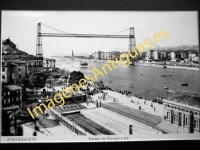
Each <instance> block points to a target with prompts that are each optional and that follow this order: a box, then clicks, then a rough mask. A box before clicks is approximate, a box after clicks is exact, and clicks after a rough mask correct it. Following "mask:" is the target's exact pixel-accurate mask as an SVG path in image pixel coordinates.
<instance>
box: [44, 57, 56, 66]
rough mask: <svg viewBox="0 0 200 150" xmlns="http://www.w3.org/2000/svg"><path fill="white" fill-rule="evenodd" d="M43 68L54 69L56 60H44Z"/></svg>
mask: <svg viewBox="0 0 200 150" xmlns="http://www.w3.org/2000/svg"><path fill="white" fill-rule="evenodd" d="M43 67H45V68H55V67H56V60H55V59H50V58H44V60H43Z"/></svg>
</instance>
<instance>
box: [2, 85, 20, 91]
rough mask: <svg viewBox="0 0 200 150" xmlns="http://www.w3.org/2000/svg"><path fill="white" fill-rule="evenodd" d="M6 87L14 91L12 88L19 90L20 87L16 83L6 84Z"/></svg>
mask: <svg viewBox="0 0 200 150" xmlns="http://www.w3.org/2000/svg"><path fill="white" fill-rule="evenodd" d="M5 88H6V89H9V90H11V91H14V90H21V89H22V88H21V87H20V86H17V85H6V86H5Z"/></svg>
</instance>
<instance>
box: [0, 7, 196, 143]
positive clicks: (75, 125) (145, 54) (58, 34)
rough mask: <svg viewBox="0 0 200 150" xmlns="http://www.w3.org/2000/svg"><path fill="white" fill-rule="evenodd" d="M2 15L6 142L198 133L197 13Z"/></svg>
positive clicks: (155, 137) (22, 12)
mask: <svg viewBox="0 0 200 150" xmlns="http://www.w3.org/2000/svg"><path fill="white" fill-rule="evenodd" d="M1 14H2V17H1V88H0V89H1V91H0V93H1V104H0V106H1V107H0V109H1V120H0V122H1V142H2V143H19V142H22V143H24V142H31V143H34V142H57V141H59V142H110V141H149V140H158V139H159V140H165V139H170V140H173V139H174V140H177V139H178V140H180V139H186V140H188V139H189V140H190V139H199V137H200V78H199V64H200V63H199V35H198V33H199V22H198V11H81V10H80V11H72V10H68V11H64V10H63V11H56V10H52V11H49V10H43V11H39V10H37V11H31V10H3V11H2V12H1Z"/></svg>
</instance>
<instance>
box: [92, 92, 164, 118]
mask: <svg viewBox="0 0 200 150" xmlns="http://www.w3.org/2000/svg"><path fill="white" fill-rule="evenodd" d="M103 91H104V92H106V93H108V94H107V95H109V96H106V98H105V100H101V103H110V102H114V100H113V98H115V99H116V103H119V104H121V105H124V106H128V107H130V108H134V109H139V106H141V111H144V112H147V113H150V114H153V115H156V116H160V117H163V113H164V106H163V105H162V104H158V103H153V102H151V101H150V100H144V99H139V98H137V97H133V96H130V97H128V96H126V95H125V94H124V95H123V94H121V93H118V92H114V91H110V90H103ZM99 96H102V94H101V93H98V94H95V95H93V96H92V99H93V101H96V100H98V97H99ZM131 100H132V101H133V102H131ZM98 101H100V100H98ZM144 101H146V104H144ZM151 104H153V107H151ZM154 108H155V111H154Z"/></svg>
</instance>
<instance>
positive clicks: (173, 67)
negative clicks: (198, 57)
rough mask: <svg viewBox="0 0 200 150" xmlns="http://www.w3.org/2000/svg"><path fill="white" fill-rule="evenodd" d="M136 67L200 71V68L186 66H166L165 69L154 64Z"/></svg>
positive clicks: (139, 64) (142, 64)
mask: <svg viewBox="0 0 200 150" xmlns="http://www.w3.org/2000/svg"><path fill="white" fill-rule="evenodd" d="M135 66H144V67H154V68H163V69H181V70H193V71H199V68H197V67H185V66H170V65H165V66H166V68H164V65H157V64H152V63H138V62H137V63H135Z"/></svg>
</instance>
